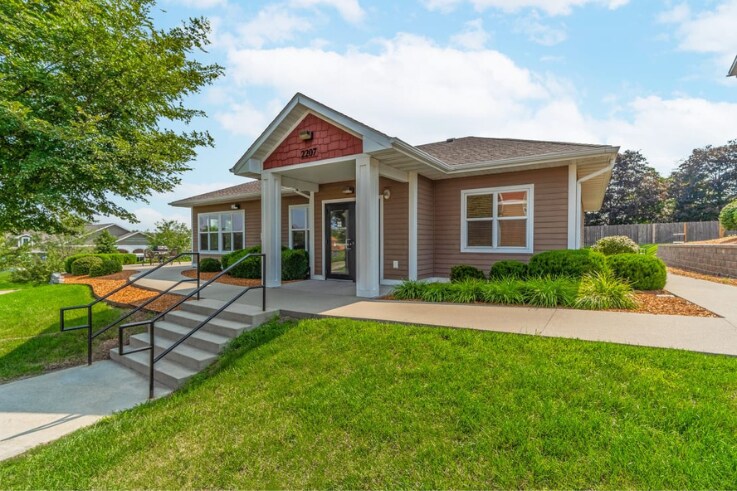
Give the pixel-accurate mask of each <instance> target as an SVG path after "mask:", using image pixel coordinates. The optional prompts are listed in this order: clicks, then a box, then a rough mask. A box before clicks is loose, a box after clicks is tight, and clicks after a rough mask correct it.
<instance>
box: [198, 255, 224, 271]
mask: <svg viewBox="0 0 737 491" xmlns="http://www.w3.org/2000/svg"><path fill="white" fill-rule="evenodd" d="M219 271H222V268H221V267H220V261H218V260H217V259H215V258H214V257H206V258H204V259H201V260H200V272H201V273H217V272H219Z"/></svg>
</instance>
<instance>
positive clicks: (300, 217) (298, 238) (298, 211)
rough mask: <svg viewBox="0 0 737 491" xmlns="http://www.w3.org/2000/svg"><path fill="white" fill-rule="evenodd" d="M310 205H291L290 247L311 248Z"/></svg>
mask: <svg viewBox="0 0 737 491" xmlns="http://www.w3.org/2000/svg"><path fill="white" fill-rule="evenodd" d="M308 209H309V207H308V205H292V206H290V207H289V248H290V249H305V250H307V251H309V250H310V223H309V221H310V217H309V214H308Z"/></svg>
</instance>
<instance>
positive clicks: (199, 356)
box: [126, 333, 217, 371]
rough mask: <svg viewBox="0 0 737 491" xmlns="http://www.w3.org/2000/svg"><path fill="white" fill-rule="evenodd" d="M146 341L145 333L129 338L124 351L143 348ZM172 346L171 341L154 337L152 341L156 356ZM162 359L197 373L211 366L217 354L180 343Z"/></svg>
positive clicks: (146, 344) (172, 342)
mask: <svg viewBox="0 0 737 491" xmlns="http://www.w3.org/2000/svg"><path fill="white" fill-rule="evenodd" d="M148 341H149V339H148V334H147V333H141V334H136V335H134V336H131V339H130V346H129V347H127V348H126V350H129V349H130V350H134V349H138V348H145V347H146V346H148ZM172 344H174V341H173V340H171V339H166V338H162V337H160V336H156V339H154V353H155V354H157V355H158V354H159V353H161V352H163V351H164V350H165V349H167V348H169V346H171V345H172ZM163 359H164V360H170V361H174V362H176V363H179V364H180V365H184V366H185V367H187V368H191V369H192V370H197V371H199V370H202V369H203V368H205V367H206V366H208V365H210V364H212V363H213V362H214V361H215V360H216V359H217V353H212V352H210V351H206V350H203V349H199V348H195V347H194V346H187V345H186V344H184V343H182V344H180V345H179V346H177V347H176V348H174V350H173V351H171V352H170V353H169V354H168V355H166V356H165V357H164V358H163Z"/></svg>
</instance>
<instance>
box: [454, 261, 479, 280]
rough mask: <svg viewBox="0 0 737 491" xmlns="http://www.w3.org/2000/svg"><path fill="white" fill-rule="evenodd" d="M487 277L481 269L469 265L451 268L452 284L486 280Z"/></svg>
mask: <svg viewBox="0 0 737 491" xmlns="http://www.w3.org/2000/svg"><path fill="white" fill-rule="evenodd" d="M485 279H486V275H485V274H484V272H483V271H481V270H480V269H479V268H474V267H473V266H469V265H467V264H459V265H458V266H453V267H452V268H450V282H451V283H457V282H459V281H466V280H485Z"/></svg>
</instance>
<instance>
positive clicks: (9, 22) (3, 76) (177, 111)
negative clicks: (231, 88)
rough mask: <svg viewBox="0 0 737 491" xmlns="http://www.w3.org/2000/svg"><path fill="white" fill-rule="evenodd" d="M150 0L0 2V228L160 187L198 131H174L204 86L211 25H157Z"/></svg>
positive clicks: (116, 211)
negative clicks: (199, 55) (203, 57)
mask: <svg viewBox="0 0 737 491" xmlns="http://www.w3.org/2000/svg"><path fill="white" fill-rule="evenodd" d="M153 6H154V1H153V0H3V1H2V2H0V196H2V199H1V200H0V232H7V231H9V232H19V231H21V230H38V231H44V232H48V233H57V232H63V231H66V230H68V229H69V227H70V226H73V225H79V224H81V223H84V222H87V221H91V220H92V219H93V216H94V215H105V216H115V217H118V218H121V219H123V220H126V221H135V220H136V218H135V216H134V215H133V214H132V213H130V212H129V211H127V210H126V209H124V208H123V207H122V206H120V205H119V204H116V203H115V202H114V201H113V200H114V199H115V198H116V197H117V198H123V199H133V200H144V201H145V198H146V197H147V196H150V195H151V194H152V193H154V192H166V191H170V190H171V189H172V188H173V187H174V186H175V185H176V184H177V183H178V182H179V175H180V174H181V173H182V172H183V171H185V170H187V169H188V165H187V163H188V162H189V161H190V160H191V159H192V158H193V157H194V156H195V155H196V148H197V147H200V146H207V145H211V144H212V139H211V137H210V135H209V134H208V133H207V132H199V131H176V130H174V129H172V128H183V127H184V126H186V125H187V124H188V123H190V122H191V120H192V119H193V118H195V117H199V116H203V115H204V113H203V112H202V111H199V110H196V109H191V108H188V107H186V106H185V104H184V99H185V98H186V97H187V96H189V95H191V94H193V93H196V92H198V91H199V90H200V89H201V88H202V87H204V86H206V85H208V84H210V83H212V82H213V81H214V80H215V79H216V78H217V77H218V76H219V75H220V74H221V73H222V68H221V67H220V66H218V65H216V64H209V65H208V64H203V63H201V62H199V61H197V60H195V59H194V58H193V53H194V52H195V51H196V50H203V48H204V47H205V46H206V45H207V43H208V41H207V36H208V33H209V24H208V22H207V21H206V20H205V19H203V18H195V19H189V20H188V21H186V22H183V23H182V24H181V25H180V26H178V27H174V28H171V29H166V30H162V29H158V28H156V27H155V26H154V25H153V21H152V18H151V15H150V12H151V9H152V8H153Z"/></svg>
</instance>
